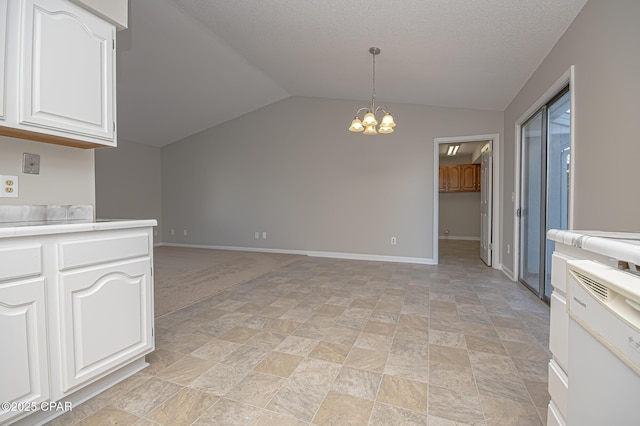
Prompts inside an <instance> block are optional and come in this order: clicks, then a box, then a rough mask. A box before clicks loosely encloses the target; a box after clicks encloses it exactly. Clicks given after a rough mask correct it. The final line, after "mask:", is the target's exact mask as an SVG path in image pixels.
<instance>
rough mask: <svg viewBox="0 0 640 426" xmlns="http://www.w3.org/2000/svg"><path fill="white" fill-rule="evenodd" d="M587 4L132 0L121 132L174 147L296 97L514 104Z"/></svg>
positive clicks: (121, 42) (577, 0) (122, 58)
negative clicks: (373, 87)
mask: <svg viewBox="0 0 640 426" xmlns="http://www.w3.org/2000/svg"><path fill="white" fill-rule="evenodd" d="M585 3H586V0H536V1H524V0H456V1H454V0H386V1H381V0H304V1H302V0H270V1H254V0H131V1H130V8H131V10H130V17H129V18H130V20H129V29H128V30H125V31H122V32H120V33H119V34H118V120H119V121H118V122H119V137H120V138H123V139H126V140H131V141H135V142H141V143H145V144H149V145H155V146H163V145H166V144H168V143H171V142H174V141H176V140H178V139H181V138H183V137H186V136H189V135H191V134H193V133H197V132H199V131H202V130H204V129H207V128H209V127H212V126H215V125H217V124H220V123H222V122H224V121H227V120H229V119H232V118H235V117H237V116H240V115H242V114H245V113H247V112H250V111H253V110H255V109H258V108H260V107H262V106H265V105H268V104H270V103H273V102H276V101H278V100H280V99H283V98H285V97H288V96H316V97H328V98H337V99H352V100H361V101H365V102H366V101H367V100H368V99H370V96H371V55H370V54H369V53H368V49H369V47H370V46H377V47H380V49H381V50H382V53H381V54H380V56H378V57H377V59H376V98H377V99H379V100H381V101H383V102H384V103H387V104H393V103H410V104H424V105H436V106H451V107H465V108H480V109H490V110H499V111H502V110H504V109H505V108H506V107H507V105H508V104H509V103H510V102H511V100H512V99H513V97H514V96H515V95H516V94H517V92H518V91H519V90H520V89H521V88H522V86H523V85H524V83H525V82H526V81H527V79H528V78H529V77H530V76H531V74H532V73H533V72H534V71H535V69H536V68H537V67H538V65H539V64H540V63H541V62H542V60H543V59H544V57H545V56H546V55H547V54H548V53H549V51H550V50H551V48H552V47H553V45H554V44H555V43H556V42H557V40H558V39H559V38H560V36H561V35H562V34H563V33H564V31H565V30H566V29H567V28H568V26H569V24H570V23H571V22H572V21H573V19H574V18H575V16H576V15H577V14H578V12H579V11H580V9H581V8H582V7H583V6H584V4H585Z"/></svg>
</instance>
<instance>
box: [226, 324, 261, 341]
mask: <svg viewBox="0 0 640 426" xmlns="http://www.w3.org/2000/svg"><path fill="white" fill-rule="evenodd" d="M258 332H259V331H258V330H256V329H254V328H247V327H234V328H232V329H231V330H229V331H227V332H226V333H223V334H221V335H220V336H218V339H220V340H227V341H229V342H234V343H244V342H246V341H247V340H249V339H251V338H252V337H253V336H255V335H256V334H258Z"/></svg>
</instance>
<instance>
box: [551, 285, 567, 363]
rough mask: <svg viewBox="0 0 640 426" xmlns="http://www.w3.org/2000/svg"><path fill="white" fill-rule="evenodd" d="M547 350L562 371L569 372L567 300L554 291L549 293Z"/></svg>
mask: <svg viewBox="0 0 640 426" xmlns="http://www.w3.org/2000/svg"><path fill="white" fill-rule="evenodd" d="M550 304H551V309H550V311H551V313H550V315H551V317H550V324H551V325H550V329H549V330H550V331H549V350H550V351H551V353H552V354H553V358H554V359H555V360H556V361H557V362H558V364H559V365H560V367H561V368H562V369H563V370H564V371H569V314H568V313H567V300H566V299H565V298H564V296H561V295H560V294H559V293H558V292H556V291H555V290H554V291H553V293H551V303H550Z"/></svg>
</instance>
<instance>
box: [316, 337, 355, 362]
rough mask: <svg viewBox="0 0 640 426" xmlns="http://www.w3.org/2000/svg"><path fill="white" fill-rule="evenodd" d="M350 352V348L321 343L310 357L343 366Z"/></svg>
mask: <svg viewBox="0 0 640 426" xmlns="http://www.w3.org/2000/svg"><path fill="white" fill-rule="evenodd" d="M350 350H351V347H350V346H344V345H337V344H335V343H328V342H319V343H318V344H317V345H316V347H315V348H313V350H312V351H311V353H309V357H311V358H317V359H322V360H324V361H329V362H336V363H339V364H342V363H343V362H344V360H345V359H346V358H347V355H348V354H349V351H350Z"/></svg>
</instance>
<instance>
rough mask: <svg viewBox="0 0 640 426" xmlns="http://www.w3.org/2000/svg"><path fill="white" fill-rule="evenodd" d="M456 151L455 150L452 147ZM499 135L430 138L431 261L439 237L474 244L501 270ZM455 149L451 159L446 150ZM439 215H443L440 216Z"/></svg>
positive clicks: (484, 257) (436, 251)
mask: <svg viewBox="0 0 640 426" xmlns="http://www.w3.org/2000/svg"><path fill="white" fill-rule="evenodd" d="M455 147H457V148H455ZM499 147H500V144H499V135H498V134H486V135H471V136H455V137H443V138H435V139H434V202H433V206H434V211H433V217H434V227H433V260H434V262H435V263H436V264H437V263H438V257H439V256H438V253H439V243H440V240H441V239H448V240H476V241H478V243H479V244H478V246H479V251H478V256H479V257H480V258H481V259H482V260H483V261H484V262H485V263H486V264H487V265H489V266H491V267H493V268H495V269H500V264H499V261H498V259H499V258H500V257H499V256H500V250H499V249H500V248H499V244H496V242H497V241H499V232H500V228H499V226H498V224H499V223H500V210H499V208H498V206H499V203H500V200H499V182H500V180H499V174H500V170H499V162H498V161H494V159H497V158H499V149H500V148H499ZM450 149H451V150H455V149H457V152H456V153H455V154H453V155H447V151H449V150H450ZM441 215H442V216H441Z"/></svg>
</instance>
